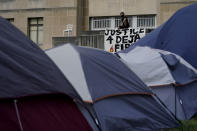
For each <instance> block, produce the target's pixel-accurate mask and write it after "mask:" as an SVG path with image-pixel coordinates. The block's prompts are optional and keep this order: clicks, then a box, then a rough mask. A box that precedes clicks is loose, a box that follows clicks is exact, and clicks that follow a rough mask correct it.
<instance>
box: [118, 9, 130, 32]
mask: <svg viewBox="0 0 197 131" xmlns="http://www.w3.org/2000/svg"><path fill="white" fill-rule="evenodd" d="M120 16H121V25H120V26H119V27H118V29H126V28H129V21H128V19H127V17H126V16H125V13H124V12H120Z"/></svg>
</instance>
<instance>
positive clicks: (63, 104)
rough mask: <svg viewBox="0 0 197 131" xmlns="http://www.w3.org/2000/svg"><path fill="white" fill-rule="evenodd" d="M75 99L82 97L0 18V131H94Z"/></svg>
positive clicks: (15, 30)
mask: <svg viewBox="0 0 197 131" xmlns="http://www.w3.org/2000/svg"><path fill="white" fill-rule="evenodd" d="M68 96H69V97H68ZM73 99H77V100H79V101H80V100H81V97H80V96H79V95H78V94H77V92H76V91H75V90H74V88H73V87H72V85H71V84H70V83H69V82H68V80H67V79H65V77H64V76H63V74H62V73H61V71H60V70H59V69H58V68H57V66H56V65H55V64H54V63H53V62H52V61H51V60H50V58H49V57H48V56H47V55H46V54H45V52H44V51H42V50H41V49H40V48H39V47H38V46H37V45H36V44H35V43H33V42H32V41H31V40H30V39H29V38H27V37H26V36H25V35H24V34H23V33H22V32H21V31H19V30H18V29H16V27H14V26H13V25H12V24H10V23H9V22H8V21H6V20H4V19H3V18H1V17H0V106H1V108H0V116H1V117H0V130H2V131H8V130H9V131H13V130H17V131H23V130H28V131H35V130H36V131H43V130H47V131H54V130H58V131H65V130H83V131H87V130H88V131H91V130H92V128H91V126H90V125H89V124H88V122H87V120H86V119H85V117H84V116H83V115H82V113H81V112H80V110H79V109H78V107H77V106H76V104H75V103H74V102H73Z"/></svg>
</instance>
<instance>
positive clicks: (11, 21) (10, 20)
mask: <svg viewBox="0 0 197 131" xmlns="http://www.w3.org/2000/svg"><path fill="white" fill-rule="evenodd" d="M6 20H7V21H9V22H10V23H12V24H13V23H14V18H6Z"/></svg>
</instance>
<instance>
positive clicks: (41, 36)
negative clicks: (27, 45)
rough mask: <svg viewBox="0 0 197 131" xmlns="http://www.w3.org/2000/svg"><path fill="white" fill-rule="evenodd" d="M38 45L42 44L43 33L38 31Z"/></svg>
mask: <svg viewBox="0 0 197 131" xmlns="http://www.w3.org/2000/svg"><path fill="white" fill-rule="evenodd" d="M38 44H43V31H42V30H39V31H38Z"/></svg>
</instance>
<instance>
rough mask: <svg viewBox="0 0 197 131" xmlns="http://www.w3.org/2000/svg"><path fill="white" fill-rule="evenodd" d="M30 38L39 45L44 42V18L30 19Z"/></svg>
mask: <svg viewBox="0 0 197 131" xmlns="http://www.w3.org/2000/svg"><path fill="white" fill-rule="evenodd" d="M28 30H29V33H28V35H29V38H30V39H31V40H32V41H33V42H35V43H37V44H38V45H41V44H43V18H29V19H28Z"/></svg>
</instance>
